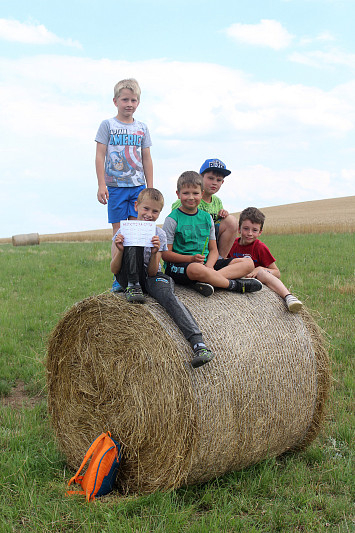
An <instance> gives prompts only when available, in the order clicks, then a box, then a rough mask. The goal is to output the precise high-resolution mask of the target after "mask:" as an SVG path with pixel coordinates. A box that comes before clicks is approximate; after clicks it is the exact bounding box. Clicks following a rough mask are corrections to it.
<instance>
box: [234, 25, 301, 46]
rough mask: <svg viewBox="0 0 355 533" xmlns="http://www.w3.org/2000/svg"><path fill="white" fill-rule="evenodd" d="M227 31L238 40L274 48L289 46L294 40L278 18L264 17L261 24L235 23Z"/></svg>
mask: <svg viewBox="0 0 355 533" xmlns="http://www.w3.org/2000/svg"><path fill="white" fill-rule="evenodd" d="M226 33H227V35H228V36H229V37H231V38H232V39H234V40H235V41H237V42H242V43H246V44H251V45H257V46H267V47H269V48H272V49H274V50H281V49H282V48H287V46H289V45H290V44H291V41H292V40H293V35H291V34H290V33H289V32H288V31H287V30H286V29H285V28H284V27H283V26H282V24H281V23H280V22H278V21H277V20H270V19H262V20H261V22H260V23H259V24H241V23H235V24H232V25H231V26H229V28H227V30H226Z"/></svg>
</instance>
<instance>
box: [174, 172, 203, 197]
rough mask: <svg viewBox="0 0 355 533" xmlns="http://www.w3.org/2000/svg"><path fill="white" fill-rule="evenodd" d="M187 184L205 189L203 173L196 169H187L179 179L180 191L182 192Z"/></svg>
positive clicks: (178, 187) (178, 186)
mask: <svg viewBox="0 0 355 533" xmlns="http://www.w3.org/2000/svg"><path fill="white" fill-rule="evenodd" d="M185 185H192V186H193V187H201V191H203V180H202V176H201V174H199V173H198V172H195V171H194V170H186V172H183V173H182V174H181V176H180V177H179V179H178V180H177V186H176V188H177V190H178V192H180V190H181V189H182V187H184V186H185Z"/></svg>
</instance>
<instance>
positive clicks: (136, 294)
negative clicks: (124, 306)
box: [125, 286, 145, 304]
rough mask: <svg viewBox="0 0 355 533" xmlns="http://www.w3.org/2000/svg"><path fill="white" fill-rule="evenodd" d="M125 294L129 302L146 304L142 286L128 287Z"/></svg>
mask: <svg viewBox="0 0 355 533" xmlns="http://www.w3.org/2000/svg"><path fill="white" fill-rule="evenodd" d="M125 296H126V300H127V302H132V303H139V304H144V302H145V297H144V294H143V291H142V288H141V287H137V286H134V287H127V289H126V290H125Z"/></svg>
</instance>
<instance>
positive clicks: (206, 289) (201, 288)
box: [191, 281, 214, 296]
mask: <svg viewBox="0 0 355 533" xmlns="http://www.w3.org/2000/svg"><path fill="white" fill-rule="evenodd" d="M191 287H192V288H193V289H195V291H197V292H199V293H200V294H202V295H203V296H212V294H213V293H214V288H213V287H212V285H210V284H209V283H203V282H202V281H196V283H194V284H193V285H191Z"/></svg>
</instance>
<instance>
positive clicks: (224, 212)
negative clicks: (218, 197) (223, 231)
mask: <svg viewBox="0 0 355 533" xmlns="http://www.w3.org/2000/svg"><path fill="white" fill-rule="evenodd" d="M228 215H229V213H228V211H226V210H225V209H221V210H220V212H219V213H218V218H226V217H227V216H228Z"/></svg>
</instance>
